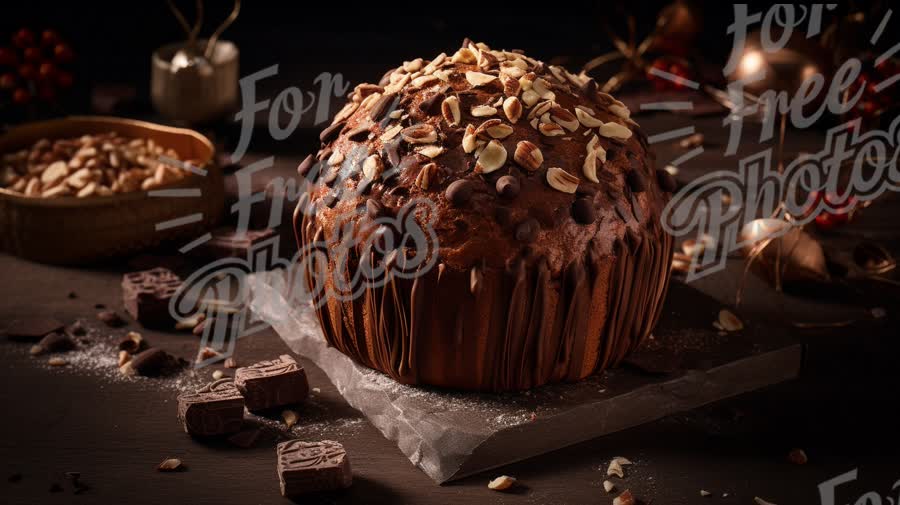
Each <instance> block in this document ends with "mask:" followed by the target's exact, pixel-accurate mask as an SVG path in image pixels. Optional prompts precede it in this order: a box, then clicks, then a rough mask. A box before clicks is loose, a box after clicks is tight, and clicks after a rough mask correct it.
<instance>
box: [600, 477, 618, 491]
mask: <svg viewBox="0 0 900 505" xmlns="http://www.w3.org/2000/svg"><path fill="white" fill-rule="evenodd" d="M615 489H616V485H615V484H613V483H612V482H610V481H608V480H605V481H603V490H604V491H606V492H607V493H612V492H613V490H615Z"/></svg>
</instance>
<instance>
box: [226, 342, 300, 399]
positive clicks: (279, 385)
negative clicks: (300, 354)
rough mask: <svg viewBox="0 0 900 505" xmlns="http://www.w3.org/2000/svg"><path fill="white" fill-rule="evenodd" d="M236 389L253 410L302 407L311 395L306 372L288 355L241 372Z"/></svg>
mask: <svg viewBox="0 0 900 505" xmlns="http://www.w3.org/2000/svg"><path fill="white" fill-rule="evenodd" d="M234 385H235V386H237V388H238V390H239V391H240V392H241V394H242V395H244V401H245V403H246V404H247V408H248V409H249V410H265V409H269V408H273V407H279V406H282V405H290V404H292V403H299V402H302V401H303V400H305V399H306V396H307V395H308V394H309V383H308V382H307V380H306V371H305V370H303V368H302V367H300V365H298V364H297V362H296V361H295V360H294V358H292V357H291V356H288V355H287V354H285V355H282V356H281V357H279V358H278V359H275V360H271V361H262V362H259V363H256V364H253V365H250V366H246V367H241V368H238V369H237V370H236V371H235V373H234Z"/></svg>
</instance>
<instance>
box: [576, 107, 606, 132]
mask: <svg viewBox="0 0 900 505" xmlns="http://www.w3.org/2000/svg"><path fill="white" fill-rule="evenodd" d="M589 110H590V109H587V108H585V107H575V117H576V118H577V119H578V122H580V123H581V124H582V125H584V127H585V128H599V127H601V126H603V125H604V124H605V123H604V122H603V121H601V120H600V119H598V118H596V117H594V115H593V113H589V112H588V111H589ZM591 112H593V111H591Z"/></svg>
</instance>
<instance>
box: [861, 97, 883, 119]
mask: <svg viewBox="0 0 900 505" xmlns="http://www.w3.org/2000/svg"><path fill="white" fill-rule="evenodd" d="M856 107H857V108H858V109H859V111H860V113H861V114H862V117H864V118H866V119H871V118H872V117H874V116H875V113H876V112H877V111H878V104H876V103H875V102H873V101H871V100H866V101H864V102H859V103H858V104H857V105H856Z"/></svg>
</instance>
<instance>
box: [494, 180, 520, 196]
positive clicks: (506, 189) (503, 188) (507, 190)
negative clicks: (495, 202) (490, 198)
mask: <svg viewBox="0 0 900 505" xmlns="http://www.w3.org/2000/svg"><path fill="white" fill-rule="evenodd" d="M520 189H521V186H520V185H519V179H516V177H515V176H512V175H504V176H503V177H501V178H499V179H497V193H498V194H499V195H500V196H502V197H503V198H515V197H517V196H518V195H519V190H520Z"/></svg>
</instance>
